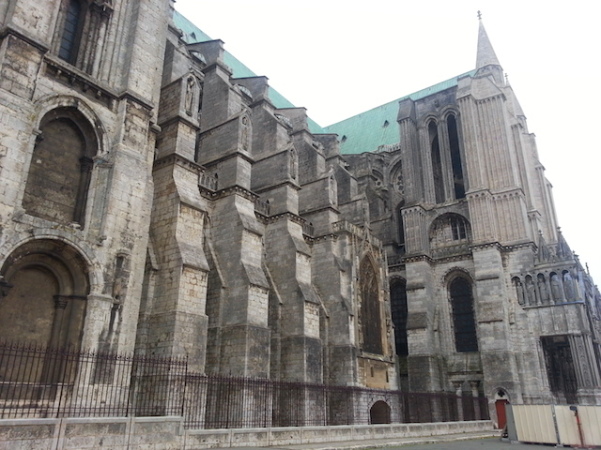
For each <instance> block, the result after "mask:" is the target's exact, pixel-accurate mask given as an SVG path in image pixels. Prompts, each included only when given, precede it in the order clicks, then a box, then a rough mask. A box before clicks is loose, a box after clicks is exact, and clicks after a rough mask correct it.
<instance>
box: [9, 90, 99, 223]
mask: <svg viewBox="0 0 601 450" xmlns="http://www.w3.org/2000/svg"><path fill="white" fill-rule="evenodd" d="M99 123H100V122H99V121H98V119H97V118H96V116H95V115H94V113H93V111H91V109H90V108H88V107H86V106H85V105H84V103H83V102H81V101H80V100H78V99H75V98H72V97H52V98H48V99H45V100H44V101H42V102H41V103H40V104H39V117H38V119H37V121H36V124H37V131H36V132H35V133H34V134H35V135H36V137H35V142H34V143H33V149H32V153H31V159H30V163H29V166H28V168H27V179H26V180H25V183H24V190H23V191H22V192H23V197H22V201H21V203H22V205H23V208H24V210H25V211H26V212H27V213H28V214H30V215H32V216H35V217H40V218H42V219H46V220H49V221H52V222H56V223H61V224H64V225H69V224H71V223H75V224H78V226H79V227H84V225H85V215H86V207H87V203H88V192H89V189H90V184H91V179H92V170H93V165H94V158H95V157H96V155H97V154H99V153H100V152H101V151H102V149H103V148H104V145H103V142H102V138H103V137H104V133H102V127H100V126H99Z"/></svg>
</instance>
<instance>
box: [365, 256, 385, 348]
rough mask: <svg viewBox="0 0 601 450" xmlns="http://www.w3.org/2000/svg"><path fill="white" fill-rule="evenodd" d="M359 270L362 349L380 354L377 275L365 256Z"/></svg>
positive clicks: (380, 322) (380, 326)
mask: <svg viewBox="0 0 601 450" xmlns="http://www.w3.org/2000/svg"><path fill="white" fill-rule="evenodd" d="M360 271H361V275H360V283H361V328H362V336H363V351H365V352H369V353H375V354H378V355H381V354H382V318H381V314H380V296H379V292H378V291H379V289H378V276H377V274H376V270H375V268H374V266H373V264H372V262H371V261H370V260H369V258H367V257H366V258H364V259H363V261H362V262H361V267H360Z"/></svg>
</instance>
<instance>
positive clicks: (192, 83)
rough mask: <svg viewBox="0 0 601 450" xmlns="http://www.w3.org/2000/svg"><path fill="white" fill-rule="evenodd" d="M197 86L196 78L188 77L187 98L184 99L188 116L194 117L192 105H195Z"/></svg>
mask: <svg viewBox="0 0 601 450" xmlns="http://www.w3.org/2000/svg"><path fill="white" fill-rule="evenodd" d="M195 85H196V81H195V80H194V77H188V80H187V82H186V97H185V99H184V105H185V109H186V114H187V115H189V116H192V111H193V108H192V105H193V104H194V86H195Z"/></svg>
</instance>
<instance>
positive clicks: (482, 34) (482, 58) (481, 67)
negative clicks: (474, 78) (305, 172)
mask: <svg viewBox="0 0 601 450" xmlns="http://www.w3.org/2000/svg"><path fill="white" fill-rule="evenodd" d="M478 20H479V22H480V27H479V30H478V53H477V56H476V69H477V70H478V72H482V73H484V72H488V73H492V75H493V77H494V79H495V81H496V82H497V84H498V85H503V84H504V78H503V69H502V68H501V63H499V59H498V58H497V54H496V53H495V50H494V49H493V48H492V44H491V43H490V39H488V34H486V29H485V28H484V24H483V23H482V13H480V11H478Z"/></svg>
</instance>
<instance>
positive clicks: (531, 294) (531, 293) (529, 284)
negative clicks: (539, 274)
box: [526, 275, 537, 305]
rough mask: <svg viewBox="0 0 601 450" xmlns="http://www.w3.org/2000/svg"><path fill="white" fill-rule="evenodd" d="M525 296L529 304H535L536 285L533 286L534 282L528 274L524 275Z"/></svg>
mask: <svg viewBox="0 0 601 450" xmlns="http://www.w3.org/2000/svg"><path fill="white" fill-rule="evenodd" d="M526 296H527V297H528V304H529V305H536V304H537V301H536V287H535V286H534V282H533V281H532V277H531V276H530V275H528V276H527V277H526Z"/></svg>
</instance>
